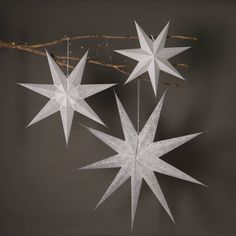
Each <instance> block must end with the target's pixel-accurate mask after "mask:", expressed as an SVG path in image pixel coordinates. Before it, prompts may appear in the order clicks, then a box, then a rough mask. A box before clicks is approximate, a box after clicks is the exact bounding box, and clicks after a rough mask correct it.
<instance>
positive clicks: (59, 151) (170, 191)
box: [0, 0, 236, 236]
mask: <svg viewBox="0 0 236 236" xmlns="http://www.w3.org/2000/svg"><path fill="white" fill-rule="evenodd" d="M235 11H236V2H235V1H184V0H182V1H180V0H179V1H164V0H163V1H151V0H146V1H144V0H143V1H141V0H139V1H131V0H130V1H113V0H110V1H105V0H102V1H95V0H94V1H91V0H86V1H82V0H77V1H50V2H49V1H10V0H8V1H1V7H0V39H1V40H6V41H17V42H28V43H37V42H47V41H51V40H55V39H58V38H61V37H63V35H64V34H66V35H70V36H72V35H86V34H111V35H112V34H114V35H134V34H136V31H135V27H134V23H133V20H134V19H135V20H137V21H138V22H139V24H140V25H141V26H142V27H143V28H144V30H145V31H146V32H147V33H148V34H154V35H157V34H158V33H159V32H160V30H161V29H162V28H163V27H164V25H165V24H166V23H167V22H168V21H169V20H171V24H170V29H169V34H181V35H187V36H196V37H197V38H198V41H197V42H192V41H183V40H174V39H172V40H170V39H169V40H168V42H167V44H168V45H172V46H187V45H190V46H192V49H191V50H189V51H186V52H185V53H183V54H182V55H179V56H178V57H176V58H174V59H173V60H172V61H173V62H180V63H187V64H189V68H188V69H187V70H186V69H179V71H180V72H181V73H182V74H183V76H184V77H185V78H186V79H187V82H185V83H183V82H181V81H179V80H177V79H175V78H174V77H173V76H168V75H166V74H164V73H161V78H162V79H161V83H163V82H171V85H170V86H166V85H163V84H161V85H160V89H159V92H158V98H155V97H154V94H153V92H152V88H151V85H150V83H149V82H146V81H142V82H141V111H140V112H141V114H140V116H141V125H143V124H144V123H145V121H146V120H147V119H148V117H149V115H150V113H151V112H152V110H153V109H154V107H155V104H156V103H157V102H158V99H159V97H160V95H161V94H162V93H163V91H164V90H165V89H166V88H169V89H168V93H167V96H166V99H165V102H164V106H163V110H162V115H161V119H160V122H159V128H158V132H157V137H156V139H157V140H158V139H164V138H171V137H176V136H181V135H185V134H190V133H194V132H199V131H205V130H208V133H206V134H203V135H201V136H199V137H198V138H196V139H195V140H193V141H191V142H189V143H187V144H185V145H184V146H182V147H180V148H179V149H177V150H175V151H173V152H171V153H169V154H167V155H166V156H165V157H163V158H164V159H165V160H166V161H168V162H169V163H171V164H173V165H174V166H176V167H178V168H179V169H181V170H183V171H185V172H186V173H188V174H190V175H191V176H193V177H195V178H196V179H198V180H199V181H202V182H203V183H205V184H206V185H208V186H209V187H208V188H204V187H201V186H198V185H195V184H191V183H187V182H184V181H180V180H176V179H173V178H170V177H167V176H162V175H157V178H158V180H159V181H160V184H161V186H162V189H163V192H164V194H165V196H166V199H167V201H168V203H169V206H170V209H171V211H172V213H173V215H174V217H175V220H176V225H174V224H173V223H172V221H171V220H170V218H169V217H168V216H167V214H166V213H165V211H164V210H163V208H162V207H161V206H160V204H159V203H158V201H157V200H156V199H155V197H154V195H153V194H152V192H151V191H150V189H149V188H148V187H147V186H146V184H144V185H143V187H142V190H141V195H140V201H139V205H138V209H137V214H136V220H135V225H134V230H133V232H132V233H131V232H130V183H129V181H127V183H125V184H124V185H123V186H122V187H121V188H120V189H119V190H118V191H116V192H115V194H113V195H112V196H111V197H110V198H109V199H108V200H107V201H106V202H104V204H103V205H101V207H99V208H98V209H97V210H96V211H95V212H94V211H93V208H94V207H95V205H96V204H97V202H98V201H99V199H100V198H101V196H102V195H103V193H104V191H105V190H106V188H107V187H108V185H109V184H110V182H111V181H112V179H113V177H114V176H115V174H116V173H117V170H98V171H79V172H76V173H74V172H73V170H74V169H76V168H79V167H82V166H83V165H86V164H89V163H91V162H94V161H97V160H100V159H103V158H106V157H108V156H109V155H111V154H113V151H112V150H111V149H110V148H109V147H107V146H106V145H105V144H103V143H102V142H100V141H99V140H98V139H96V138H95V137H93V136H92V134H90V133H89V132H88V131H86V130H85V129H84V128H83V127H81V126H80V125H79V123H82V124H85V125H88V126H91V127H94V128H97V129H99V130H102V131H104V132H108V133H109V134H112V135H116V136H118V137H122V132H121V127H120V122H119V119H118V113H117V108H116V104H115V99H114V95H113V91H112V89H110V90H107V91H104V92H102V93H101V94H97V95H95V96H93V97H91V98H89V99H88V102H89V104H90V105H91V106H92V107H93V108H94V110H95V111H96V112H97V113H98V115H99V116H100V117H101V118H102V119H103V120H104V122H105V123H106V124H107V125H108V126H109V129H106V128H104V127H101V126H100V125H97V124H96V123H95V122H92V121H90V120H88V119H86V118H84V117H82V116H81V115H79V114H75V117H74V122H73V126H72V132H71V136H70V141H69V148H68V149H67V148H66V145H65V141H64V134H63V129H62V124H61V120H60V116H59V114H58V113H57V114H55V115H53V116H51V117H49V118H47V119H45V120H42V121H41V122H39V123H37V124H36V125H34V126H32V127H30V128H27V129H26V128H25V126H26V125H27V123H28V122H29V121H30V120H31V119H32V118H33V117H34V116H35V115H36V114H37V112H38V111H39V110H40V109H41V108H42V107H43V105H44V104H45V103H46V101H47V99H45V98H44V97H42V96H40V95H37V94H35V93H33V92H31V91H28V90H26V89H24V88H22V87H20V86H17V85H16V84H15V82H28V83H51V75H50V72H49V68H48V64H47V61H46V58H44V57H40V56H36V55H32V54H28V53H25V52H19V51H16V50H10V49H0V65H1V66H0V71H1V73H0V77H1V86H0V98H1V115H0V122H1V139H0V140H1V155H0V181H1V183H0V188H1V194H0V217H1V220H0V235H4V236H15V235H17V236H42V235H44V236H49V235H50V236H54V235H55V236H74V235H77V236H80V235H137V236H138V235H181V236H183V235H235V234H236V224H235V211H236V204H235V199H236V190H235V182H236V172H235V168H236V145H235V137H236V134H235V130H236V124H235V120H236V112H235V111H236V107H235V101H236V93H235V88H236V82H235V81H236V62H235V55H236V54H235V49H236V46H235V42H236V27H235V21H236V16H235ZM106 43H107V44H108V46H106ZM98 44H101V45H102V46H100V49H99V47H98ZM81 46H83V47H84V48H85V49H86V48H91V50H90V56H93V57H97V58H99V59H101V60H106V61H109V60H110V58H109V56H111V57H112V60H113V62H117V63H123V62H124V60H125V58H124V57H122V56H119V55H116V54H115V53H114V52H112V51H111V50H112V49H122V48H133V47H138V41H137V40H127V41H106V40H105V41H104V40H103V41H102V40H86V41H79V42H74V43H72V45H71V50H72V56H81V55H83V53H84V52H85V49H83V48H81ZM48 50H49V51H50V52H51V53H56V54H57V55H65V51H66V45H65V44H61V45H60V46H56V47H52V48H48ZM97 54H99V55H97ZM128 61H129V62H131V63H134V62H133V61H131V60H128ZM126 78H127V76H124V75H122V74H120V73H119V72H116V71H114V70H112V69H109V68H104V67H101V66H96V65H87V66H86V70H85V74H84V77H83V81H84V82H85V83H86V82H87V83H114V82H116V83H120V85H118V86H117V88H116V91H117V93H118V95H119V96H120V99H121V101H122V102H123V104H124V106H125V108H126V110H127V112H128V114H129V116H130V117H131V119H132V121H133V123H134V124H136V85H137V83H136V82H135V81H134V82H132V83H130V84H128V85H127V86H125V87H122V83H123V82H124V81H125V79H126ZM176 83H177V84H178V87H175V84H176Z"/></svg>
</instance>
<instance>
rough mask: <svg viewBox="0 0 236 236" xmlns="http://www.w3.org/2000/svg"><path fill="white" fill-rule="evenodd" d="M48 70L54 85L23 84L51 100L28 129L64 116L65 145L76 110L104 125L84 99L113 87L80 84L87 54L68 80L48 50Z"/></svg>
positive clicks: (109, 85)
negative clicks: (50, 118) (57, 113)
mask: <svg viewBox="0 0 236 236" xmlns="http://www.w3.org/2000/svg"><path fill="white" fill-rule="evenodd" d="M46 53H47V58H48V63H49V67H50V70H51V74H52V79H53V84H22V83H20V85H22V86H24V87H26V88H28V89H30V90H33V91H35V92H36V93H39V94H41V95H43V96H45V97H47V98H49V99H50V100H49V101H48V103H47V104H46V105H45V106H44V107H43V108H42V110H41V111H40V112H39V113H38V114H37V115H36V116H35V118H34V119H33V120H32V121H31V122H30V123H29V124H28V126H30V125H32V124H34V123H36V122H38V121H40V120H42V119H44V118H46V117H48V116H50V115H52V114H54V113H55V112H57V111H60V113H61V119H62V124H63V129H64V134H65V139H66V143H67V144H68V139H69V135H70V130H71V124H72V120H73V116H74V111H77V112H79V113H80V114H82V115H84V116H87V117H88V118H90V119H92V120H94V121H96V122H98V123H100V124H102V125H104V123H103V122H102V120H101V119H100V118H99V117H98V116H97V114H96V113H95V112H94V111H93V110H92V108H91V107H90V106H89V105H88V104H87V102H86V101H85V98H87V97H89V96H92V95H94V94H96V93H99V92H101V91H103V90H105V89H107V88H110V87H112V86H114V84H81V80H82V76H83V71H84V67H85V63H86V59H87V54H88V52H86V53H85V55H84V56H83V57H82V58H81V60H80V62H79V63H78V64H77V66H76V67H75V68H74V70H73V71H72V72H71V74H70V75H69V77H68V78H67V77H66V76H65V74H64V73H63V72H62V70H61V69H60V67H59V66H58V65H57V64H56V62H55V61H54V60H53V58H52V57H51V56H50V54H49V53H48V52H47V51H46Z"/></svg>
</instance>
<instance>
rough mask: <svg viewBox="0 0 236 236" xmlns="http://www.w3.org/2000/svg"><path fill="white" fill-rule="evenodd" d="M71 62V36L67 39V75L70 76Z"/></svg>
mask: <svg viewBox="0 0 236 236" xmlns="http://www.w3.org/2000/svg"><path fill="white" fill-rule="evenodd" d="M69 63H70V38H69V37H67V39H66V76H67V77H68V76H69Z"/></svg>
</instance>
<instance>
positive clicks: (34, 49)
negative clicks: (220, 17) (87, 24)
mask: <svg viewBox="0 0 236 236" xmlns="http://www.w3.org/2000/svg"><path fill="white" fill-rule="evenodd" d="M168 38H173V39H182V40H193V41H196V40H197V38H195V37H186V36H180V35H169V36H168ZM68 39H69V40H70V41H76V40H85V39H108V40H129V39H137V36H128V35H127V36H122V35H78V36H72V37H68V36H66V35H65V36H64V37H63V38H61V39H58V40H54V41H51V42H47V43H40V44H31V45H28V44H19V43H16V42H5V41H0V48H8V49H17V50H20V51H25V52H28V53H32V54H35V55H40V56H46V53H45V52H44V51H43V50H42V48H45V47H49V46H55V45H59V44H61V43H63V42H65V41H67V40H68ZM54 59H55V60H56V62H57V63H58V64H59V65H60V66H62V67H66V66H67V64H66V62H65V60H66V57H65V56H54ZM80 59H81V58H80V57H70V60H71V61H79V60H80ZM88 63H90V64H94V65H100V66H104V67H107V68H112V69H114V70H116V71H118V72H120V73H122V74H126V75H127V74H130V73H129V71H130V69H132V66H131V65H129V64H113V63H106V62H102V61H99V60H93V59H88ZM174 66H176V67H183V68H187V65H186V64H174ZM69 68H70V69H73V68H74V66H73V65H69Z"/></svg>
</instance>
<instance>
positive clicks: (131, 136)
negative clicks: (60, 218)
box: [81, 95, 203, 230]
mask: <svg viewBox="0 0 236 236" xmlns="http://www.w3.org/2000/svg"><path fill="white" fill-rule="evenodd" d="M163 100H164V95H163V97H162V98H161V100H160V101H159V103H158V105H157V106H156V108H155V110H154V111H153V113H152V115H151V116H150V118H149V119H148V121H147V123H146V124H145V126H144V128H143V129H142V131H141V132H140V133H139V134H138V133H137V132H136V130H135V129H134V127H133V125H132V123H131V121H130V119H129V117H128V115H127V113H126V112H125V110H124V108H123V106H122V104H121V102H120V101H119V98H118V97H117V96H116V101H117V106H118V110H119V114H120V120H121V125H122V129H123V133H124V138H125V140H121V139H119V138H116V137H113V136H110V135H108V134H105V133H102V132H100V131H98V130H95V129H91V128H87V129H88V130H89V131H90V132H91V133H92V134H94V135H95V136H96V137H97V138H99V139H100V140H102V141H103V142H104V143H106V144H107V145H108V146H110V147H111V148H112V149H113V150H114V151H115V152H117V154H116V155H114V156H112V157H110V158H107V159H104V160H101V161H98V162H96V163H93V164H91V165H88V166H85V167H82V168H81V169H100V168H120V170H119V172H118V174H117V175H116V177H115V178H114V180H113V181H112V183H111V184H110V186H109V188H108V189H107V191H106V192H105V194H104V195H103V197H102V199H101V200H100V201H99V203H98V204H97V206H96V208H97V207H98V206H99V205H100V204H101V203H103V202H104V201H105V200H106V199H107V198H108V197H109V196H110V195H111V194H112V193H113V192H115V190H116V189H118V188H119V187H120V186H121V185H122V184H123V183H124V182H125V181H126V180H127V179H128V178H129V177H131V222H132V224H131V230H132V228H133V223H134V218H135V212H136V208H137V203H138V199H139V194H140V189H141V184H142V180H143V179H144V180H145V181H146V183H147V184H148V186H149V187H150V189H151V190H152V191H153V193H154V194H155V196H156V198H157V199H158V200H159V201H160V203H161V205H162V206H163V207H164V209H165V210H166V212H167V213H168V215H169V216H170V217H171V219H172V220H173V221H174V219H173V216H172V214H171V212H170V209H169V207H168V205H167V202H166V200H165V197H164V195H163V193H162V190H161V187H160V185H159V183H158V181H157V179H156V176H155V174H154V172H158V173H161V174H165V175H169V176H172V177H175V178H179V179H183V180H186V181H190V182H193V183H197V184H201V185H203V184H202V183H200V182H199V181H197V180H195V179H193V178H192V177H190V176H189V175H187V174H185V173H183V172H182V171H180V170H178V169H176V168H175V167H173V166H172V165H170V164H168V163H167V162H165V161H163V160H162V159H160V157H161V156H163V155H165V154H166V153H168V152H170V151H172V150H173V149H175V148H177V147H179V146H180V145H182V144H184V143H186V142H188V141H189V140H191V139H193V138H195V137H196V136H198V135H199V134H201V133H196V134H190V135H186V136H181V137H177V138H172V139H167V140H162V141H158V142H153V141H154V137H155V133H156V129H157V124H158V121H159V117H160V113H161V108H162V103H163Z"/></svg>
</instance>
